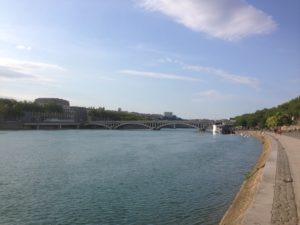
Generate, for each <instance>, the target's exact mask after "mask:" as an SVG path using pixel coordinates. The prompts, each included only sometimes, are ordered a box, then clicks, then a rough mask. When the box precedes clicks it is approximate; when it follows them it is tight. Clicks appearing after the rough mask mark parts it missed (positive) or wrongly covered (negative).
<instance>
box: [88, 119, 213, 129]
mask: <svg viewBox="0 0 300 225" xmlns="http://www.w3.org/2000/svg"><path fill="white" fill-rule="evenodd" d="M213 123H214V121H212V120H149V121H90V122H87V123H85V126H98V127H103V128H106V129H120V128H122V127H124V126H128V125H129V126H130V125H131V126H132V125H133V126H134V125H135V126H140V127H144V128H146V129H151V130H160V129H162V128H166V127H168V128H169V127H172V128H176V126H178V125H183V126H187V127H192V128H196V129H200V130H206V129H207V128H208V127H210V126H212V124H213Z"/></svg>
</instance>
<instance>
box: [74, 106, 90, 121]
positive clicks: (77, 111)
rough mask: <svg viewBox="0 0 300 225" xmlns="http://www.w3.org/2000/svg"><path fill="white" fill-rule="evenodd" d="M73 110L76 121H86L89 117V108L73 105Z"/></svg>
mask: <svg viewBox="0 0 300 225" xmlns="http://www.w3.org/2000/svg"><path fill="white" fill-rule="evenodd" d="M70 109H71V112H72V113H73V114H74V117H73V118H74V122H85V121H87V119H88V114H87V108H85V107H79V106H71V107H70Z"/></svg>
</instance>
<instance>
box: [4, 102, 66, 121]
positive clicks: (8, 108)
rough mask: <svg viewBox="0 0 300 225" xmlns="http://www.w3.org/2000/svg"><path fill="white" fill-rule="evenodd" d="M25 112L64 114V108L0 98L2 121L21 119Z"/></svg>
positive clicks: (52, 104)
mask: <svg viewBox="0 0 300 225" xmlns="http://www.w3.org/2000/svg"><path fill="white" fill-rule="evenodd" d="M25 112H32V113H39V112H40V113H42V112H43V113H62V112H63V108H62V107H61V106H60V105H57V104H55V103H49V104H44V105H39V104H37V103H35V102H30V101H16V100H14V99H7V98H0V119H1V118H2V119H3V120H10V119H16V118H20V117H22V116H23V115H24V113H25Z"/></svg>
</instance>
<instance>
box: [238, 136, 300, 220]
mask: <svg viewBox="0 0 300 225" xmlns="http://www.w3.org/2000/svg"><path fill="white" fill-rule="evenodd" d="M267 136H268V138H269V139H270V141H271V149H270V154H269V157H268V159H267V161H266V163H265V167H264V171H263V176H262V180H261V182H260V184H259V186H258V191H257V193H256V195H255V198H254V199H253V203H252V205H251V206H250V207H249V208H248V210H247V211H246V213H245V216H244V219H243V222H242V224H244V225H300V221H299V215H300V139H299V138H296V137H289V136H286V135H279V134H273V133H268V134H267Z"/></svg>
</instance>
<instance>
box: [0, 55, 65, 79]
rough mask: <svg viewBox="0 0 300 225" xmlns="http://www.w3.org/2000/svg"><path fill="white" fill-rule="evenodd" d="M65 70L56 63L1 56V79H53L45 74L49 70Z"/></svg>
mask: <svg viewBox="0 0 300 225" xmlns="http://www.w3.org/2000/svg"><path fill="white" fill-rule="evenodd" d="M53 71H58V72H64V71H65V69H64V68H62V67H60V66H58V65H54V64H48V63H41V62H34V61H24V60H16V59H9V58H0V79H1V80H20V79H22V80H32V81H33V80H36V81H49V82H50V81H51V79H49V78H47V77H43V74H45V73H47V72H53Z"/></svg>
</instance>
